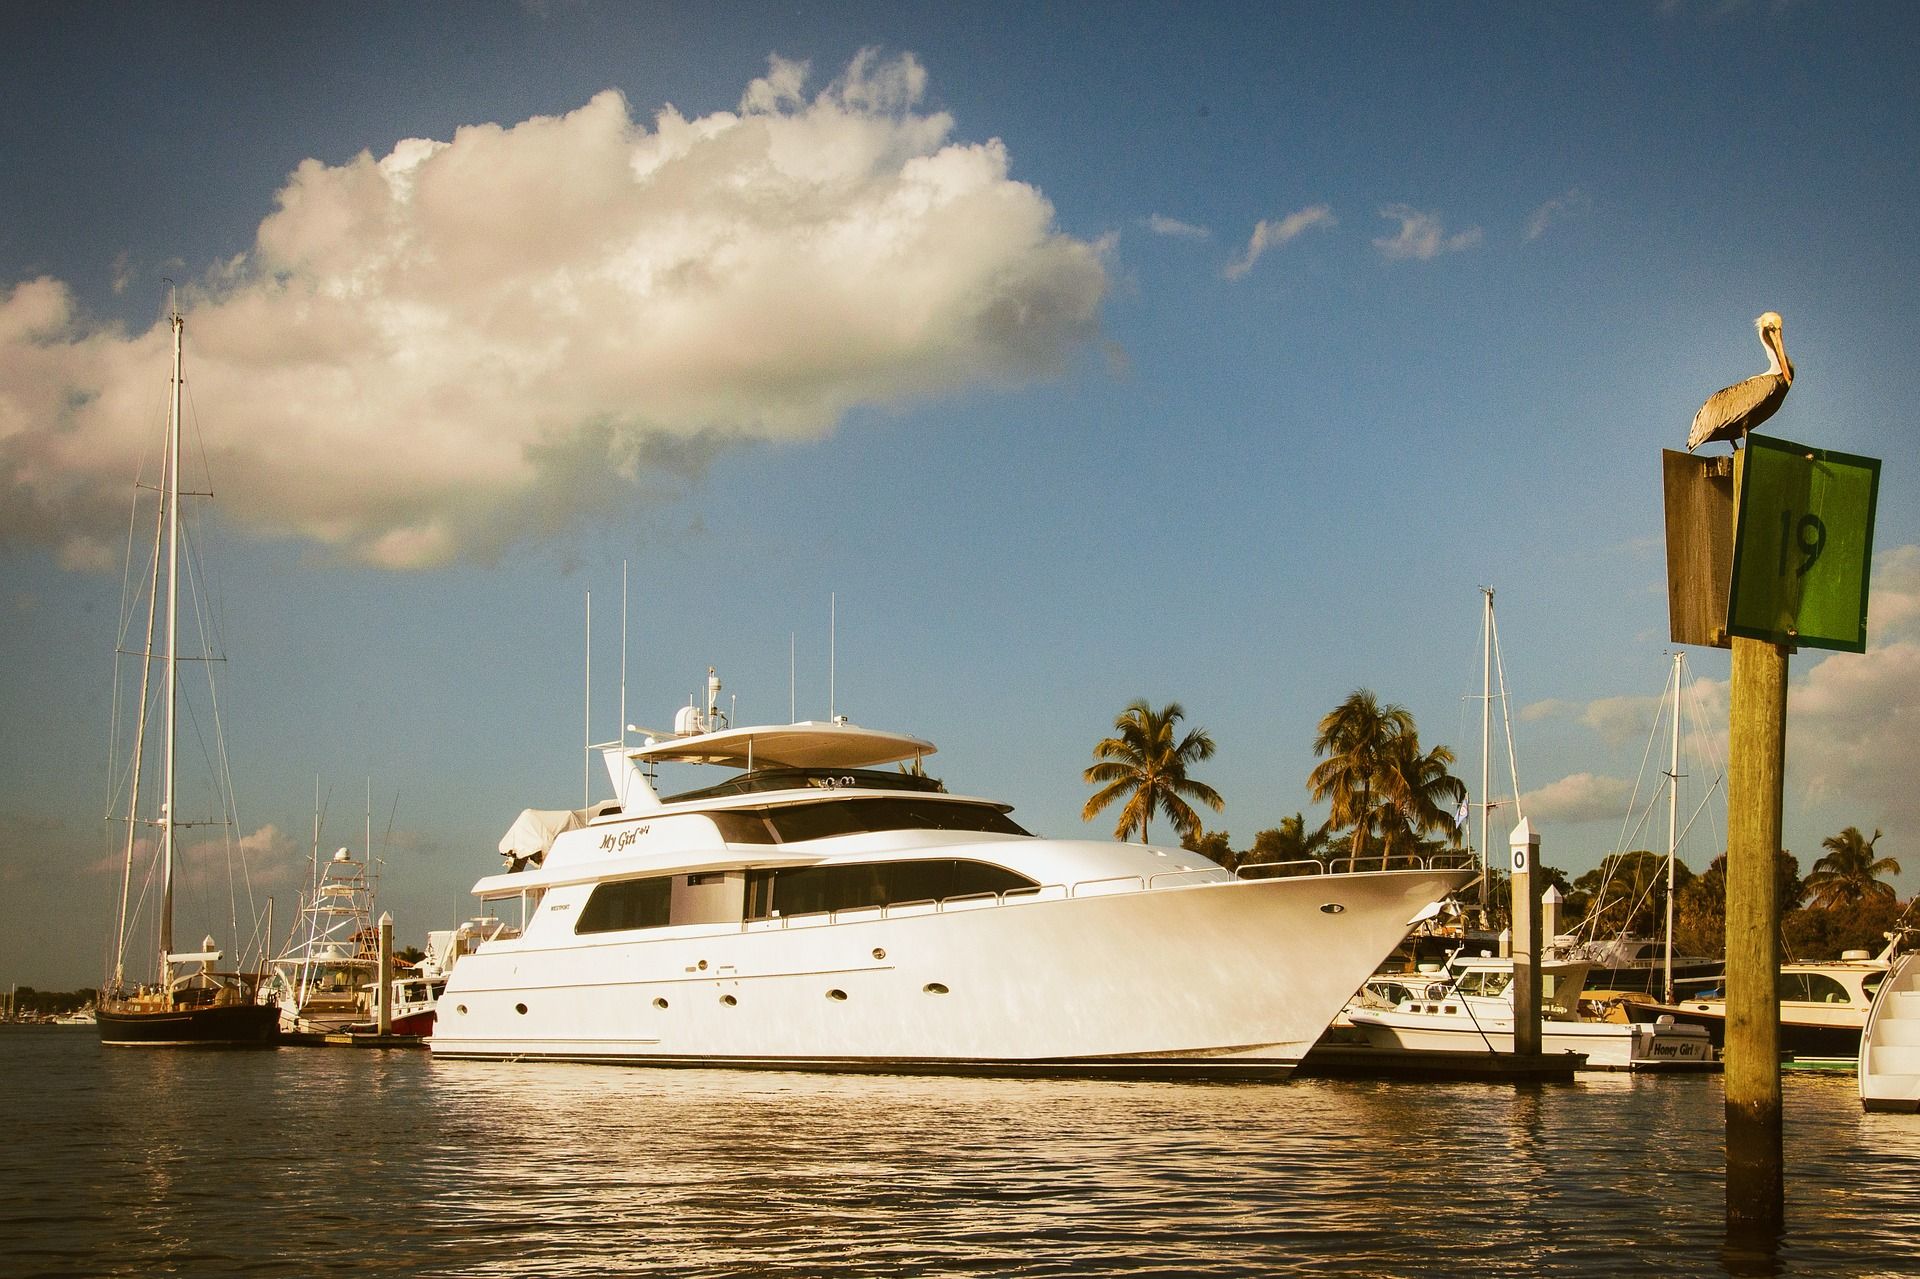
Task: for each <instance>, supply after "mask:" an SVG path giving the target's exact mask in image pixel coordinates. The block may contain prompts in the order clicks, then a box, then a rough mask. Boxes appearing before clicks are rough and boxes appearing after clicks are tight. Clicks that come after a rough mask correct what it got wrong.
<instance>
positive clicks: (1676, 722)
mask: <svg viewBox="0 0 1920 1279" xmlns="http://www.w3.org/2000/svg"><path fill="white" fill-rule="evenodd" d="M1686 660H1687V655H1686V654H1685V653H1680V652H1676V653H1675V654H1674V655H1673V757H1672V758H1673V763H1672V767H1671V768H1670V769H1669V770H1668V772H1667V957H1666V969H1665V973H1666V980H1665V989H1666V1001H1667V1002H1668V1003H1669V1004H1671V1003H1672V1002H1673V862H1674V853H1675V850H1676V848H1677V847H1678V845H1679V842H1680V673H1681V668H1682V666H1683V665H1684V664H1685V662H1686Z"/></svg>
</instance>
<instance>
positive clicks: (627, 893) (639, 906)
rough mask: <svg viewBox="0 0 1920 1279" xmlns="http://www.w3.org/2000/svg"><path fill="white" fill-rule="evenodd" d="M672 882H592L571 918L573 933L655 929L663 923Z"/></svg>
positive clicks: (665, 879) (669, 880) (641, 880)
mask: <svg viewBox="0 0 1920 1279" xmlns="http://www.w3.org/2000/svg"><path fill="white" fill-rule="evenodd" d="M672 885H673V881H672V880H671V879H667V878H659V879H622V880H616V881H614V882H612V883H607V884H596V885H594V889H593V893H592V894H591V895H590V896H589V897H588V898H587V904H586V906H585V907H583V908H582V909H581V911H580V917H579V918H578V919H576V920H575V921H574V924H573V931H574V932H576V933H617V932H622V931H624V930H626V929H629V928H659V927H662V926H663V925H665V924H666V922H667V903H668V902H669V901H670V900H671V898H672Z"/></svg>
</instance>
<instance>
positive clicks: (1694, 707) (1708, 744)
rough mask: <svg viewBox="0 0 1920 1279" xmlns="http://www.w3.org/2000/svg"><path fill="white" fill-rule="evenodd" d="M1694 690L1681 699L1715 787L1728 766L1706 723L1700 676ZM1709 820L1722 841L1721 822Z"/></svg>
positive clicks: (1723, 779) (1718, 838)
mask: <svg viewBox="0 0 1920 1279" xmlns="http://www.w3.org/2000/svg"><path fill="white" fill-rule="evenodd" d="M1692 692H1693V696H1692V698H1691V699H1688V698H1686V697H1685V696H1684V695H1683V696H1682V699H1681V700H1682V703H1683V704H1684V705H1685V707H1686V711H1687V714H1688V716H1689V719H1688V722H1689V723H1690V724H1691V725H1692V726H1693V736H1694V739H1695V740H1696V741H1698V742H1700V743H1701V744H1702V745H1703V746H1704V747H1705V750H1703V751H1702V752H1701V753H1702V754H1703V755H1705V756H1706V761H1707V763H1708V765H1709V766H1711V767H1712V769H1713V772H1714V777H1713V787H1718V786H1719V785H1720V784H1721V783H1722V782H1724V781H1725V780H1726V777H1727V770H1726V766H1725V765H1724V764H1723V763H1722V762H1721V759H1720V751H1719V748H1718V743H1717V742H1716V741H1715V739H1714V737H1713V734H1712V732H1711V730H1710V729H1709V728H1708V726H1707V723H1706V717H1707V713H1706V707H1705V706H1704V705H1703V703H1704V702H1705V700H1706V699H1705V698H1704V697H1702V696H1701V695H1700V680H1699V678H1698V677H1695V679H1694V681H1693V688H1692ZM1707 795H1708V797H1709V798H1711V797H1712V795H1713V789H1712V787H1710V788H1709V789H1708V791H1707ZM1703 803H1704V801H1703ZM1709 821H1710V823H1711V825H1712V827H1713V830H1714V836H1715V839H1714V842H1716V843H1721V842H1722V840H1721V839H1720V833H1719V832H1720V826H1719V823H1718V822H1712V821H1711V817H1710V818H1709ZM1688 824H1689V825H1691V824H1692V823H1691V822H1689V823H1688Z"/></svg>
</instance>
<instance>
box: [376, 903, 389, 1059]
mask: <svg viewBox="0 0 1920 1279" xmlns="http://www.w3.org/2000/svg"><path fill="white" fill-rule="evenodd" d="M373 997H374V1000H375V1001H376V1003H375V1006H376V1007H377V1008H379V1010H380V1016H379V1020H378V1022H377V1023H376V1028H377V1029H378V1030H379V1032H380V1034H381V1036H382V1037H385V1036H387V1035H391V1034H392V1033H393V916H392V915H391V914H389V913H387V912H385V911H382V912H381V913H380V984H379V985H378V986H376V987H374V991H373Z"/></svg>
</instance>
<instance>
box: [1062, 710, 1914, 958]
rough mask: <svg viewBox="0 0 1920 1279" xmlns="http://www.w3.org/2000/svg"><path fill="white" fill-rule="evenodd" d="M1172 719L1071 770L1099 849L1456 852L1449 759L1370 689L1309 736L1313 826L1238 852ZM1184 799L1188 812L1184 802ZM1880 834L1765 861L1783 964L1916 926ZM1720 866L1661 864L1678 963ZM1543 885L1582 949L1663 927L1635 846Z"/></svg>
mask: <svg viewBox="0 0 1920 1279" xmlns="http://www.w3.org/2000/svg"><path fill="white" fill-rule="evenodd" d="M1185 718H1186V710H1185V708H1184V707H1183V706H1182V705H1181V704H1180V703H1179V702H1168V703H1166V704H1165V705H1164V706H1161V707H1159V708H1158V709H1156V708H1155V707H1153V706H1152V705H1151V704H1150V703H1149V702H1148V700H1147V699H1146V698H1135V699H1134V700H1133V701H1132V702H1131V703H1129V704H1128V706H1127V707H1126V709H1125V710H1123V711H1122V712H1121V713H1120V714H1119V715H1118V716H1117V717H1116V718H1115V719H1114V729H1115V733H1114V735H1113V736H1111V737H1106V738H1103V739H1101V740H1100V741H1099V742H1098V743H1097V744H1096V745H1095V746H1094V750H1093V754H1094V761H1095V762H1094V763H1093V764H1092V765H1090V766H1089V767H1088V768H1087V769H1086V770H1085V771H1084V772H1083V773H1082V778H1083V780H1085V781H1086V782H1087V783H1088V784H1089V785H1094V786H1097V787H1099V789H1098V790H1096V791H1095V793H1094V794H1093V796H1092V797H1091V798H1089V799H1088V800H1087V803H1086V807H1085V809H1084V810H1083V811H1082V813H1081V819H1082V820H1083V821H1091V820H1093V818H1094V817H1095V816H1097V815H1099V814H1100V813H1101V812H1102V811H1104V810H1106V809H1107V808H1109V807H1111V806H1113V805H1115V804H1118V805H1119V813H1118V817H1119V820H1118V821H1117V822H1116V823H1115V826H1114V832H1113V834H1114V838H1115V839H1129V838H1138V839H1140V840H1141V841H1142V842H1145V841H1146V839H1147V831H1148V826H1149V824H1150V823H1151V821H1152V820H1153V818H1154V817H1155V816H1156V815H1157V816H1161V817H1164V818H1165V819H1166V820H1167V821H1169V822H1170V823H1171V824H1172V825H1173V827H1174V830H1175V832H1176V833H1177V834H1178V835H1179V837H1180V846H1181V847H1182V848H1185V849H1187V850H1189V851H1191V852H1196V853H1199V854H1200V855H1201V856H1203V857H1208V858H1211V859H1212V860H1213V861H1216V862H1218V863H1219V864H1220V865H1222V866H1224V867H1226V868H1227V869H1228V870H1238V869H1240V868H1242V867H1246V866H1255V865H1261V864H1266V863H1274V862H1292V861H1318V862H1321V863H1336V862H1337V863H1340V864H1341V866H1342V868H1343V869H1346V868H1351V869H1358V870H1365V869H1367V868H1368V866H1369V865H1370V864H1373V863H1376V862H1377V863H1378V864H1380V865H1385V864H1386V862H1387V861H1388V860H1389V859H1391V858H1394V857H1406V856H1416V857H1425V856H1430V855H1432V854H1434V853H1438V852H1442V851H1445V850H1448V849H1458V848H1463V847H1465V841H1466V837H1467V813H1468V804H1467V787H1466V784H1465V783H1464V782H1462V781H1461V780H1460V779H1459V778H1458V777H1456V776H1454V775H1453V773H1452V772H1451V771H1450V770H1451V766H1452V765H1453V763H1454V761H1455V756H1454V753H1453V751H1452V750H1451V749H1450V748H1449V747H1447V746H1434V747H1432V748H1431V749H1423V748H1422V746H1421V744H1420V733H1419V729H1418V726H1417V725H1416V724H1415V723H1414V718H1413V714H1412V713H1411V712H1410V711H1408V710H1407V709H1406V708H1405V707H1404V706H1400V705H1398V704H1395V703H1392V702H1386V703H1383V702H1381V701H1380V700H1379V698H1378V697H1377V696H1376V695H1375V694H1374V692H1373V691H1372V690H1371V689H1365V688H1360V689H1355V690H1354V691H1353V692H1352V693H1350V694H1348V695H1347V697H1346V698H1345V699H1344V700H1343V701H1342V702H1341V703H1340V704H1339V705H1338V706H1336V707H1334V708H1333V709H1332V710H1331V711H1329V712H1328V713H1327V714H1326V715H1325V716H1324V717H1322V718H1321V720H1320V723H1319V725H1318V728H1317V731H1316V735H1315V737H1314V742H1313V749H1314V754H1315V755H1316V756H1318V757H1319V760H1320V762H1319V763H1318V764H1316V765H1315V766H1314V768H1313V771H1312V772H1311V773H1309V774H1308V775H1307V777H1306V779H1305V789H1306V792H1307V795H1308V797H1309V798H1310V799H1312V800H1313V801H1314V802H1315V803H1325V804H1326V805H1327V806H1328V809H1329V814H1328V816H1327V818H1326V820H1324V821H1322V822H1321V823H1320V824H1319V825H1318V826H1309V824H1308V819H1307V817H1306V814H1305V811H1304V810H1301V811H1296V812H1295V813H1294V814H1293V815H1292V816H1290V817H1283V818H1281V819H1280V824H1279V825H1278V826H1275V827H1272V828H1270V829H1267V830H1262V831H1257V832H1255V834H1254V837H1253V840H1252V842H1251V843H1250V844H1248V845H1246V846H1244V847H1236V846H1235V844H1234V842H1233V836H1232V834H1231V833H1230V832H1228V831H1227V830H1225V829H1220V830H1208V829H1206V827H1205V825H1204V823H1203V821H1202V819H1201V815H1200V813H1199V811H1198V809H1197V808H1196V807H1195V804H1200V805H1204V806H1205V807H1206V808H1209V809H1211V810H1212V811H1214V812H1221V811H1223V810H1224V809H1225V806H1226V804H1225V800H1224V799H1223V798H1222V797H1221V796H1220V794H1219V793H1218V792H1217V791H1215V790H1214V789H1213V788H1212V787H1211V786H1208V785H1207V784H1206V783H1204V782H1202V781H1200V780H1199V779H1197V778H1195V777H1193V776H1192V775H1191V770H1192V769H1193V767H1194V766H1195V765H1197V764H1200V763H1203V762H1205V761H1206V760H1208V759H1211V758H1212V757H1213V754H1214V742H1213V738H1212V737H1211V735H1209V734H1208V732H1207V730H1206V729H1204V728H1198V727H1196V728H1192V729H1190V730H1189V731H1188V732H1186V733H1185V734H1184V735H1181V734H1179V732H1178V725H1179V723H1180V721H1181V720H1183V719H1185ZM1190 801H1191V802H1190ZM1880 838H1881V832H1880V831H1879V830H1875V831H1874V832H1873V834H1872V835H1864V834H1862V833H1861V831H1860V829H1859V828H1858V827H1855V826H1848V827H1846V828H1845V829H1844V830H1842V831H1840V832H1839V833H1838V834H1835V835H1830V836H1828V837H1827V838H1826V839H1824V840H1822V841H1821V845H1820V846H1821V849H1822V855H1821V856H1820V857H1819V859H1818V860H1816V861H1815V862H1814V863H1813V866H1812V869H1811V870H1809V871H1808V873H1807V874H1806V875H1805V876H1802V875H1801V873H1800V862H1799V859H1798V858H1796V857H1795V856H1794V855H1793V853H1792V852H1791V851H1789V850H1787V849H1782V850H1780V853H1779V858H1778V862H1777V869H1778V874H1779V883H1780V896H1779V901H1780V941H1781V959H1782V961H1783V962H1788V963H1793V962H1815V961H1822V960H1833V959H1838V958H1839V957H1840V956H1841V955H1842V954H1843V953H1845V952H1847V951H1850V950H1865V951H1868V952H1870V953H1873V954H1878V953H1879V952H1880V951H1881V950H1882V949H1883V948H1884V946H1885V944H1886V939H1887V934H1889V933H1890V932H1892V931H1893V930H1894V929H1895V927H1896V925H1897V924H1899V922H1900V921H1901V920H1902V919H1903V918H1905V917H1909V916H1912V915H1914V914H1915V913H1916V907H1917V905H1920V896H1917V897H1914V898H1910V899H1908V900H1906V901H1901V900H1900V898H1899V895H1898V893H1897V892H1896V891H1895V889H1894V887H1893V885H1892V884H1890V883H1887V882H1885V877H1887V876H1892V875H1898V874H1899V873H1900V863H1899V862H1898V861H1896V860H1895V859H1893V858H1891V857H1882V856H1880V855H1879V854H1878V851H1877V849H1876V844H1877V843H1878V841H1879V840H1880ZM1726 867H1727V857H1726V854H1725V853H1724V852H1722V853H1721V854H1720V855H1719V856H1717V857H1715V858H1714V859H1713V861H1712V862H1711V863H1709V864H1708V866H1707V868H1706V869H1705V870H1704V871H1702V872H1699V873H1698V874H1696V873H1695V872H1694V871H1693V869H1692V868H1691V867H1689V866H1688V865H1687V864H1686V863H1685V862H1684V861H1682V860H1680V859H1678V858H1676V859H1675V861H1674V868H1673V883H1674V888H1673V893H1674V903H1673V905H1674V946H1675V948H1676V950H1677V951H1679V952H1682V953H1686V954H1693V955H1715V956H1717V955H1721V954H1724V953H1725V951H1726ZM1540 871H1541V873H1542V874H1543V875H1544V876H1545V877H1546V883H1547V884H1550V885H1552V886H1553V887H1554V888H1557V889H1558V890H1559V891H1560V894H1561V897H1562V899H1563V903H1564V904H1563V906H1562V915H1561V927H1562V930H1563V931H1564V932H1590V933H1591V934H1592V935H1594V936H1596V937H1614V936H1620V935H1624V934H1629V933H1631V934H1635V935H1641V936H1658V935H1659V933H1660V932H1661V930H1662V927H1663V921H1664V919H1665V915H1666V892H1667V883H1666V877H1667V857H1666V854H1665V853H1659V852H1655V851H1653V850H1651V849H1635V850H1633V851H1631V852H1623V853H1609V854H1607V855H1606V856H1604V857H1603V858H1601V861H1600V864H1599V865H1598V866H1597V867H1595V868H1594V869H1592V870H1590V871H1587V872H1586V873H1585V874H1583V875H1581V876H1579V877H1578V878H1577V879H1576V878H1570V877H1569V876H1568V875H1567V873H1566V872H1565V871H1562V870H1560V869H1558V868H1556V867H1553V866H1547V865H1543V866H1541V867H1540ZM1489 880H1490V883H1489V892H1488V902H1489V906H1490V909H1489V921H1488V922H1489V924H1490V926H1491V927H1493V928H1495V929H1499V928H1502V927H1505V926H1507V924H1508V923H1509V922H1510V920H1509V919H1508V914H1509V903H1508V901H1507V893H1506V881H1507V877H1506V874H1505V873H1504V872H1503V871H1499V870H1493V871H1490V872H1489Z"/></svg>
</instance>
